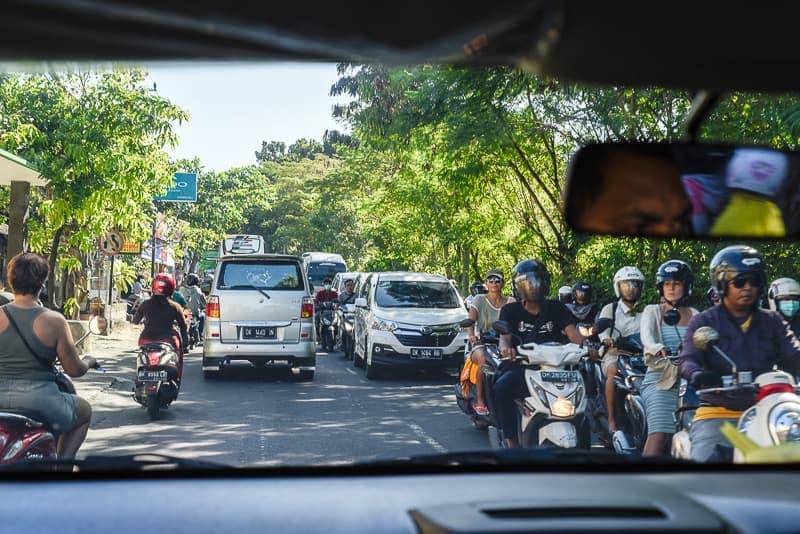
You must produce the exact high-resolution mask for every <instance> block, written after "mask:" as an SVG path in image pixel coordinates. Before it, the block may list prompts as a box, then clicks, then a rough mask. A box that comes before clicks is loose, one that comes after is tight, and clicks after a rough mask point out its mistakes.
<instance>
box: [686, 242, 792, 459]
mask: <svg viewBox="0 0 800 534" xmlns="http://www.w3.org/2000/svg"><path fill="white" fill-rule="evenodd" d="M710 271H711V282H712V284H714V285H715V286H716V290H717V292H718V293H719V295H720V298H721V299H722V301H721V303H720V305H718V306H713V307H711V308H709V309H707V310H705V311H703V312H701V313H698V314H697V315H695V316H694V317H692V319H691V320H690V321H689V327H688V329H687V332H686V338H685V339H686V340H687V341H686V342H685V343H684V344H683V350H682V351H681V358H680V365H679V370H680V374H681V376H682V377H683V378H685V379H686V380H687V381H688V382H689V383H690V384H691V385H692V386H694V387H695V388H696V389H703V388H708V387H714V386H720V385H722V376H723V375H730V374H731V368H730V365H729V364H728V363H727V362H726V361H725V360H724V359H723V358H721V357H720V356H719V355H718V354H716V353H715V352H713V351H701V350H700V349H698V348H696V347H695V346H694V344H693V343H692V342H691V340H692V336H693V335H694V332H695V330H697V329H698V328H700V327H701V326H711V327H713V328H714V329H715V330H717V332H719V342H718V345H717V346H718V347H719V349H720V350H722V351H723V352H724V353H725V354H726V355H727V356H728V357H730V358H731V359H732V360H733V361H734V362H736V366H737V370H738V371H740V372H741V371H750V372H751V373H752V376H753V378H755V377H756V376H758V375H759V374H761V373H764V372H767V371H770V370H772V368H773V366H774V365H778V366H779V367H780V368H781V369H783V370H785V371H788V372H790V373H792V374H793V375H795V376H797V375H798V374H800V342H798V340H797V338H796V337H795V335H794V334H793V333H792V331H791V329H790V328H789V325H788V324H787V323H786V322H785V321H783V319H781V317H780V316H779V315H778V314H777V313H774V312H772V311H768V310H764V309H761V308H760V307H759V298H760V296H761V294H762V293H763V292H764V291H766V282H767V278H766V273H765V271H764V260H763V257H762V256H761V254H760V253H759V252H758V251H757V250H756V249H754V248H752V247H748V246H743V245H734V246H730V247H726V248H723V249H722V250H720V251H719V252H717V254H716V255H715V256H714V258H713V259H712V260H711V264H710ZM723 406H724V403H722V402H720V403H719V405H709V406H700V407H699V408H698V409H697V411H696V412H695V417H694V422H693V424H692V428H691V430H690V433H689V437H690V440H691V457H692V460H695V461H700V462H706V461H709V460H713V459H714V458H715V452H716V450H717V445H720V446H728V441H727V439H726V438H725V437H724V436H723V435H722V433H721V432H720V431H719V429H720V427H721V426H722V424H723V423H725V422H726V421H728V422H731V423H732V424H734V425H736V424H737V422H738V419H739V417H740V416H741V412H738V411H734V410H731V409H728V408H724V407H723Z"/></svg>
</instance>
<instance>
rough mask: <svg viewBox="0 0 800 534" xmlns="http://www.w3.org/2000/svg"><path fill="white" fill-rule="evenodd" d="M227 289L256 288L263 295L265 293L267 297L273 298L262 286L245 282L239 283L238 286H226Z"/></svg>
mask: <svg viewBox="0 0 800 534" xmlns="http://www.w3.org/2000/svg"><path fill="white" fill-rule="evenodd" d="M226 289H255V290H256V291H258V292H259V293H261V294H262V295H264V296H265V297H267V298H268V299H271V298H272V297H270V296H269V295H268V294H267V292H266V291H264V290H263V289H262V288H260V287H256V286H251V285H244V284H240V285H237V286H230V287H228V288H226Z"/></svg>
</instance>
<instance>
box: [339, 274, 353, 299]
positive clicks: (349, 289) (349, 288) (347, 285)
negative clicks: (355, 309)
mask: <svg viewBox="0 0 800 534" xmlns="http://www.w3.org/2000/svg"><path fill="white" fill-rule="evenodd" d="M355 287H356V281H355V280H353V279H352V278H348V279H347V280H345V281H344V291H343V292H342V293H341V294H340V295H339V298H338V300H339V304H352V303H354V302H355V301H356V294H355V292H354V291H353V290H354V289H355Z"/></svg>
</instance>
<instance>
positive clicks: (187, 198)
mask: <svg viewBox="0 0 800 534" xmlns="http://www.w3.org/2000/svg"><path fill="white" fill-rule="evenodd" d="M153 201H154V203H155V202H197V173H194V172H176V173H175V179H174V181H173V185H172V187H171V188H170V189H169V190H168V191H167V192H166V194H164V195H161V196H158V197H154V198H153ZM156 212H158V204H156ZM152 244H153V252H152V256H151V258H150V261H151V262H152V263H151V266H150V278H151V279H152V278H155V276H156V221H155V220H153V236H152Z"/></svg>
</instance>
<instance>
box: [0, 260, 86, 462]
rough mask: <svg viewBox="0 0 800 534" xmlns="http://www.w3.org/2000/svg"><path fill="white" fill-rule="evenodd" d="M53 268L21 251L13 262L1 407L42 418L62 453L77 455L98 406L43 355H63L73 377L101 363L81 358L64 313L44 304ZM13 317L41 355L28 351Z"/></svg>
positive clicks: (3, 317) (1, 322)
mask: <svg viewBox="0 0 800 534" xmlns="http://www.w3.org/2000/svg"><path fill="white" fill-rule="evenodd" d="M49 270H50V268H49V266H48V264H47V261H46V260H45V259H44V258H42V257H41V256H38V255H36V254H30V253H23V254H17V255H16V256H14V257H13V258H11V261H10V262H9V264H8V283H9V286H10V287H11V290H12V291H13V293H14V302H12V303H10V304H6V305H5V306H3V307H2V311H3V313H0V409H3V410H9V411H13V412H22V413H25V414H26V415H30V416H32V417H34V418H36V419H39V418H41V420H42V422H43V423H45V425H47V427H48V428H49V429H50V430H52V431H53V433H54V435H56V436H57V437H58V443H57V448H56V452H57V454H58V456H59V457H64V458H71V457H74V456H75V453H77V452H78V449H79V448H80V446H81V444H82V443H83V440H84V439H85V438H86V432H87V431H88V430H89V423H90V422H91V419H92V408H91V407H90V406H89V403H88V402H86V400H85V399H83V398H81V397H78V396H77V395H73V394H70V393H64V392H62V391H60V390H59V389H58V386H57V385H56V382H55V373H54V372H53V370H52V365H51V366H48V367H45V365H44V362H43V361H40V360H44V361H46V362H55V361H56V360H58V362H59V363H60V364H61V367H62V368H63V369H64V373H66V374H67V375H69V376H71V377H79V376H83V375H84V374H86V371H88V370H89V369H91V368H95V367H97V360H95V359H94V358H92V357H91V356H84V357H83V359H81V358H79V357H78V351H77V349H76V348H75V342H74V340H73V339H72V333H71V332H70V329H69V325H68V324H67V321H66V319H64V316H63V315H61V314H60V313H57V312H54V311H50V310H48V309H47V308H44V307H43V306H41V305H40V304H39V292H40V291H41V289H42V286H43V285H44V283H45V282H46V281H47V276H48V274H49ZM9 317H12V318H13V320H14V322H15V323H16V325H17V328H18V329H19V331H20V333H21V335H22V336H24V339H25V340H26V341H27V343H28V345H29V346H30V347H31V349H32V350H33V351H35V352H36V355H34V354H32V353H31V351H30V350H28V348H27V347H26V345H25V341H23V338H22V337H21V336H20V333H18V332H17V330H16V329H15V328H14V326H13V325H12V324H11V323H10V321H9Z"/></svg>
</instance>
